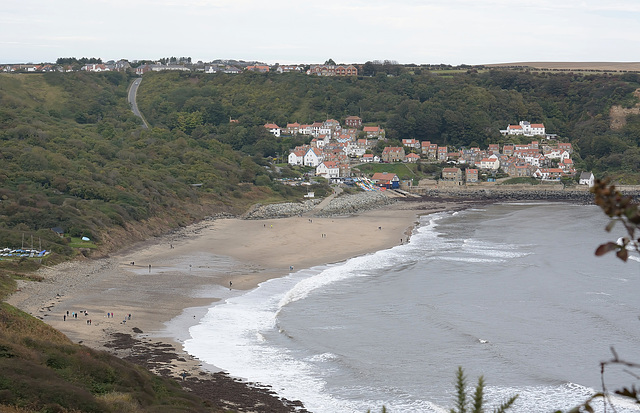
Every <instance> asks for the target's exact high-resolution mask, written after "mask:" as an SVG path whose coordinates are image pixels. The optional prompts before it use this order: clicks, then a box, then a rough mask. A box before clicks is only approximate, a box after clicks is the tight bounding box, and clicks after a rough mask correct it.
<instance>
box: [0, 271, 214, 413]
mask: <svg viewBox="0 0 640 413" xmlns="http://www.w3.org/2000/svg"><path fill="white" fill-rule="evenodd" d="M13 285H14V283H13V282H12V280H10V279H9V277H7V276H6V275H4V276H0V294H3V295H4V294H6V293H7V291H10V290H12V289H13V288H14V287H13ZM0 331H2V334H0V371H2V374H1V375H0V411H3V412H4V411H9V412H20V413H31V412H80V411H82V412H156V411H157V412H159V411H173V412H177V411H189V412H212V411H216V410H215V409H213V408H211V407H209V406H207V403H206V402H204V401H203V400H201V399H199V398H198V397H196V396H193V395H190V394H188V393H187V392H185V391H183V390H182V389H181V388H180V386H179V385H178V383H176V382H175V381H174V380H171V379H165V378H162V377H158V376H155V375H153V374H151V373H149V372H148V371H146V370H144V369H143V368H141V367H139V366H136V365H133V364H131V363H128V362H125V361H123V360H121V359H118V358H117V357H115V356H112V355H110V354H108V353H106V352H101V351H95V350H92V349H89V348H88V347H85V346H81V345H78V344H74V343H72V342H71V341H70V340H69V339H68V338H67V337H66V336H65V335H64V334H62V333H60V332H59V331H57V330H55V329H53V328H51V327H50V326H48V325H47V324H45V323H43V322H41V321H40V320H38V319H36V318H34V317H32V316H30V315H28V314H26V313H24V312H22V311H20V310H18V309H16V308H15V307H12V306H10V305H8V304H6V303H0Z"/></svg>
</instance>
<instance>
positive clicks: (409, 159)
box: [404, 153, 420, 163]
mask: <svg viewBox="0 0 640 413" xmlns="http://www.w3.org/2000/svg"><path fill="white" fill-rule="evenodd" d="M419 160H420V155H417V154H415V153H409V154H407V155H406V156H405V157H404V161H405V162H408V163H417V162H418V161H419Z"/></svg>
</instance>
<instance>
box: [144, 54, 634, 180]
mask: <svg viewBox="0 0 640 413" xmlns="http://www.w3.org/2000/svg"><path fill="white" fill-rule="evenodd" d="M374 67H376V66H375V65H374ZM377 67H378V69H377V71H374V72H372V75H371V77H361V78H357V79H356V78H321V77H315V76H307V75H304V74H295V73H288V74H277V73H265V74H259V73H252V72H247V73H244V74H242V75H240V76H237V75H225V74H218V75H204V74H202V75H197V74H189V73H152V74H148V75H145V81H144V82H143V83H142V85H141V93H140V95H139V105H140V108H141V110H142V112H143V113H144V114H145V116H146V117H147V119H148V120H149V121H150V122H151V123H152V124H154V125H156V126H159V127H163V128H167V129H169V130H176V129H177V130H180V131H182V132H184V133H186V134H189V135H190V136H192V137H195V138H196V139H203V138H204V139H206V138H208V137H213V138H215V139H217V140H219V141H220V142H224V143H228V144H229V145H231V146H232V147H233V148H234V149H237V150H242V151H243V152H246V153H248V154H251V155H265V156H277V155H278V154H282V153H283V152H286V150H287V149H288V148H290V147H292V146H293V145H295V144H298V143H300V141H299V140H296V139H295V138H293V137H283V138H280V139H278V138H273V137H271V136H269V135H268V134H266V133H264V132H266V131H264V130H262V129H260V127H261V126H262V125H264V124H265V123H266V122H274V123H277V124H278V125H279V126H286V124H287V123H290V122H296V121H297V122H299V123H311V122H313V121H321V120H324V119H326V118H327V116H328V117H332V118H334V119H337V120H340V121H343V120H344V118H345V117H346V116H349V115H358V116H360V117H362V118H363V120H364V122H365V123H366V124H370V125H381V126H383V127H385V128H386V131H387V138H390V139H402V138H415V139H418V140H430V141H431V142H434V143H437V144H439V145H449V146H454V147H462V146H466V147H471V146H480V147H485V148H486V147H487V145H488V144H490V143H504V142H513V143H520V142H519V139H517V138H514V137H508V138H507V137H503V136H501V135H500V134H499V130H500V129H505V128H506V126H507V125H508V124H510V123H511V124H513V123H517V122H518V121H519V120H529V121H531V122H535V123H537V122H542V123H544V124H545V126H546V128H547V131H548V132H549V133H555V134H558V135H559V136H560V139H561V140H562V141H570V142H571V143H572V144H573V145H574V147H575V148H576V149H577V155H578V156H577V157H576V160H577V162H578V166H579V167H581V168H582V169H583V170H592V171H594V173H596V174H598V175H602V174H605V173H606V174H608V175H611V176H614V177H615V178H616V179H618V180H627V181H630V182H631V181H633V182H638V175H639V174H640V149H639V148H638V146H639V144H640V116H635V115H631V116H629V117H628V119H627V120H628V121H627V124H626V125H625V126H624V127H623V128H622V129H620V130H612V129H611V128H610V118H609V110H610V108H611V107H612V106H613V105H621V106H622V107H632V106H633V105H634V104H636V103H637V102H638V99H637V98H636V97H635V96H634V95H633V92H634V91H635V90H636V89H638V88H640V75H638V74H634V73H627V74H623V75H620V76H614V75H609V74H597V75H583V74H571V73H561V74H557V73H529V72H519V71H508V70H491V71H485V72H481V73H466V72H461V73H457V74H454V75H450V76H446V77H445V76H437V75H434V74H433V72H431V71H427V70H413V72H409V71H408V69H403V70H401V69H402V68H401V67H400V68H398V66H397V65H395V66H394V65H391V64H389V65H384V64H383V65H378V66H377ZM230 118H231V119H235V120H238V121H239V123H238V124H230V123H229V119H230ZM521 139H522V143H529V141H530V140H531V138H526V137H524V138H521Z"/></svg>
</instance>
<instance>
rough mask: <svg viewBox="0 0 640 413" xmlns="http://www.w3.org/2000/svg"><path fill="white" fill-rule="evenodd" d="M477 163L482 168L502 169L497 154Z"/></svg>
mask: <svg viewBox="0 0 640 413" xmlns="http://www.w3.org/2000/svg"><path fill="white" fill-rule="evenodd" d="M476 165H477V166H478V167H480V169H491V170H494V171H497V170H498V169H500V160H499V159H498V157H497V156H495V155H491V156H490V157H488V158H482V160H481V161H480V163H479V164H478V163H477V164H476Z"/></svg>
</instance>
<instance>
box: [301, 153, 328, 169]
mask: <svg viewBox="0 0 640 413" xmlns="http://www.w3.org/2000/svg"><path fill="white" fill-rule="evenodd" d="M323 160H324V155H323V154H322V151H321V150H320V149H318V148H309V150H307V153H305V154H304V164H305V165H306V166H313V167H314V168H315V167H316V166H318V165H320V163H321V162H322V161H323Z"/></svg>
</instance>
